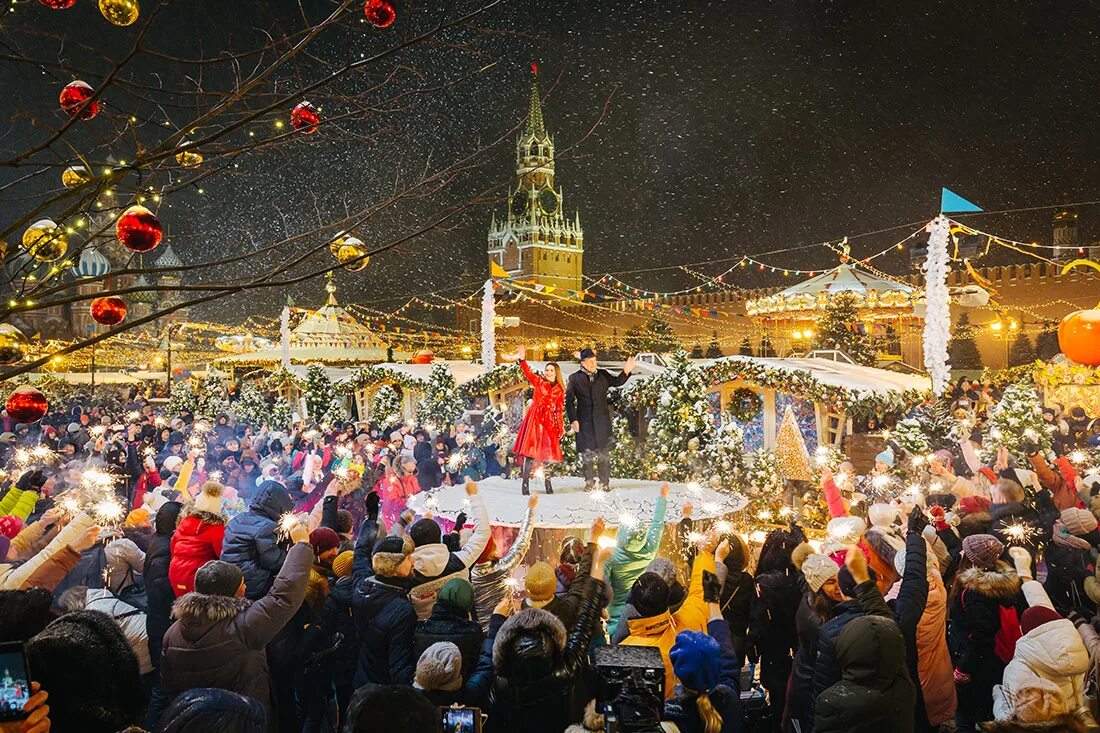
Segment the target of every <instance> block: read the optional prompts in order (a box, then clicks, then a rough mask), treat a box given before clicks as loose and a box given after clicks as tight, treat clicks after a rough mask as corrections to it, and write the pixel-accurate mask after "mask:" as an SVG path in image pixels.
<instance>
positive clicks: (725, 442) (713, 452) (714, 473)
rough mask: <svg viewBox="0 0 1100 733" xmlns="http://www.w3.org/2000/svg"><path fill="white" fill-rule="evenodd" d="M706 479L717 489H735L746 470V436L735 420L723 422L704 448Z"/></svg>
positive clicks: (715, 429)
mask: <svg viewBox="0 0 1100 733" xmlns="http://www.w3.org/2000/svg"><path fill="white" fill-rule="evenodd" d="M703 458H704V461H705V465H706V468H707V471H706V473H705V474H704V479H705V481H706V483H707V484H709V485H710V486H712V487H714V488H716V489H733V488H734V487H735V486H737V485H739V484H740V483H741V474H742V472H743V471H744V468H745V434H744V432H743V431H742V430H741V427H740V426H739V425H738V424H737V423H736V422H734V421H733V420H723V421H722V423H721V424H720V425H719V426H718V427H717V428H714V434H713V435H712V436H711V438H710V439H709V440H708V441H707V443H706V445H705V446H704V448H703Z"/></svg>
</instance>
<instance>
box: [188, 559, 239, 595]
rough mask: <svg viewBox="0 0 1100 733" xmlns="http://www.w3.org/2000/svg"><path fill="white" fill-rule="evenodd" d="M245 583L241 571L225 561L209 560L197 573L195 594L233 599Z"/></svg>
mask: <svg viewBox="0 0 1100 733" xmlns="http://www.w3.org/2000/svg"><path fill="white" fill-rule="evenodd" d="M243 582H244V574H243V573H242V572H241V569H240V568H239V567H237V566H236V565H234V564H233V563H231V562H225V561H224V560H209V561H207V562H206V563H205V564H204V565H203V566H202V567H201V568H199V569H198V570H197V571H195V592H196V593H202V594H204V595H208V596H229V597H233V596H235V595H237V590H238V589H240V587H241V583H243Z"/></svg>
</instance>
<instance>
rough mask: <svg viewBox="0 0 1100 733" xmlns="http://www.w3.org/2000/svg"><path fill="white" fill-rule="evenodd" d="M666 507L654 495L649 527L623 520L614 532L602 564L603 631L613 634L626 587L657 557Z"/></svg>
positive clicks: (662, 500)
mask: <svg viewBox="0 0 1100 733" xmlns="http://www.w3.org/2000/svg"><path fill="white" fill-rule="evenodd" d="M667 509H668V500H667V499H665V498H664V497H657V504H656V506H655V507H654V509H653V520H652V521H651V522H650V523H649V528H648V529H645V530H641V529H639V528H637V527H631V526H630V525H627V524H625V523H623V524H620V525H619V531H618V533H617V534H616V535H615V542H616V547H615V551H614V552H612V553H611V558H610V559H609V560H608V561H607V565H606V566H605V567H604V573H605V574H606V580H607V584H608V585H609V586H611V605H610V606H608V608H607V614H608V621H607V633H608V634H611V635H614V633H615V628H616V627H617V626H618V625H619V616H621V615H622V612H623V607H624V606H625V605H626V602H627V599H628V598H629V597H630V589H631V588H632V587H634V581H636V580H637V579H638V577H639V576H640V575H641V574H642V573H644V572H645V569H646V568H647V567H649V563H651V562H653V558H655V557H656V556H657V550H658V548H659V547H660V546H661V535H663V534H664V531H665V511H666V510H667Z"/></svg>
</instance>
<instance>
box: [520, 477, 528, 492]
mask: <svg viewBox="0 0 1100 733" xmlns="http://www.w3.org/2000/svg"><path fill="white" fill-rule="evenodd" d="M519 490H520V492H521V493H522V494H523V495H524V496H530V495H531V479H530V478H528V477H527V476H524V477H523V485H522V486H520V488H519Z"/></svg>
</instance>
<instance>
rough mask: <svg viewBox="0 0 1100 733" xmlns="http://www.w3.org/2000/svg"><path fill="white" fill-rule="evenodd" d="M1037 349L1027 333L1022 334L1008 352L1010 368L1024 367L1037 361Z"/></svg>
mask: <svg viewBox="0 0 1100 733" xmlns="http://www.w3.org/2000/svg"><path fill="white" fill-rule="evenodd" d="M1035 358H1036V357H1035V347H1034V346H1033V345H1032V344H1031V339H1030V338H1029V337H1028V335H1027V334H1026V333H1021V334H1020V335H1019V336H1017V337H1016V340H1015V341H1013V342H1012V348H1010V349H1009V351H1008V365H1009V366H1023V365H1024V364H1030V363H1032V362H1033V361H1035Z"/></svg>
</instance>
